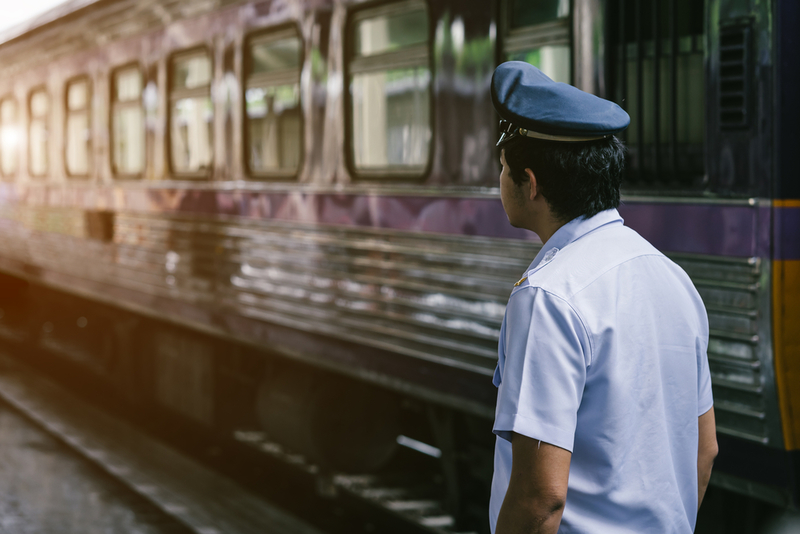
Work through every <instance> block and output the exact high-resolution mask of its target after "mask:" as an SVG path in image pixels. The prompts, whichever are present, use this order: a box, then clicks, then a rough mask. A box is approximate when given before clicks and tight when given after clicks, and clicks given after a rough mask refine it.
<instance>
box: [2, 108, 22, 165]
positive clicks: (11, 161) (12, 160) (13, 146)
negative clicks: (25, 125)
mask: <svg viewBox="0 0 800 534" xmlns="http://www.w3.org/2000/svg"><path fill="white" fill-rule="evenodd" d="M18 164H19V118H18V116H17V101H16V100H14V99H13V98H4V99H3V100H0V173H2V174H3V177H4V178H10V177H12V176H14V175H15V174H16V173H17V165H18Z"/></svg>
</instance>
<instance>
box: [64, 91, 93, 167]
mask: <svg viewBox="0 0 800 534" xmlns="http://www.w3.org/2000/svg"><path fill="white" fill-rule="evenodd" d="M65 150H66V158H65V159H66V163H67V174H69V175H70V176H87V175H88V174H89V161H90V153H91V114H90V111H89V80H88V79H87V78H81V79H78V80H73V81H71V82H70V83H68V84H67V124H66V146H65Z"/></svg>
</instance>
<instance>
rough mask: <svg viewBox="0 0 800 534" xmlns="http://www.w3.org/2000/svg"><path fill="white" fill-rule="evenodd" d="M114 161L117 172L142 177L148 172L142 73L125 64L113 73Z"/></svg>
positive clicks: (112, 129)
mask: <svg viewBox="0 0 800 534" xmlns="http://www.w3.org/2000/svg"><path fill="white" fill-rule="evenodd" d="M112 83H113V87H112V91H111V96H112V116H111V136H112V140H111V154H112V158H111V162H112V166H113V168H114V174H115V175H116V176H118V177H122V176H129V177H132V176H139V175H141V173H142V172H143V171H144V156H145V154H144V146H145V141H144V114H143V111H142V73H141V71H140V70H139V68H138V67H136V66H132V67H123V68H121V69H119V70H117V71H115V72H114V74H113V76H112Z"/></svg>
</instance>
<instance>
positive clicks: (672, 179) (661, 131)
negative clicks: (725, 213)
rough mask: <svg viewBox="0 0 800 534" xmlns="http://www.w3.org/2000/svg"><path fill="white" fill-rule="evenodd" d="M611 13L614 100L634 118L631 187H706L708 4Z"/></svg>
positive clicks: (688, 2)
mask: <svg viewBox="0 0 800 534" xmlns="http://www.w3.org/2000/svg"><path fill="white" fill-rule="evenodd" d="M632 4H633V5H632ZM609 8H610V10H609V16H610V20H609V22H610V36H611V42H610V43H609V44H610V45H611V46H610V49H611V51H612V52H611V54H610V57H611V61H610V71H611V72H610V76H609V78H610V81H611V84H609V85H610V86H611V92H610V94H611V95H612V98H613V100H614V101H616V102H617V103H618V104H619V105H620V106H622V107H623V108H624V109H625V110H626V111H627V112H628V114H629V115H630V116H631V125H630V127H629V128H628V130H627V131H626V132H625V133H624V137H625V140H626V144H627V146H628V155H629V158H630V161H629V164H628V165H627V168H626V172H627V176H626V183H627V185H628V187H629V188H631V187H635V188H642V187H644V188H651V187H653V186H661V185H669V184H673V185H676V186H679V187H681V188H686V187H691V188H698V187H699V188H703V187H705V182H704V175H705V127H704V125H705V70H704V65H703V55H704V41H705V32H704V18H705V17H704V12H703V2H694V1H692V0H673V1H671V2H656V1H655V0H642V1H641V2H636V3H631V2H622V1H621V0H615V1H612V2H610V5H609Z"/></svg>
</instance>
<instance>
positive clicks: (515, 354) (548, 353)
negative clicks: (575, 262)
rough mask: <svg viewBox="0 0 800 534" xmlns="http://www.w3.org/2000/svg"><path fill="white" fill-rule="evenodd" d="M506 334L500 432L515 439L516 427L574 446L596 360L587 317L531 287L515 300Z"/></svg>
mask: <svg viewBox="0 0 800 534" xmlns="http://www.w3.org/2000/svg"><path fill="white" fill-rule="evenodd" d="M503 336H504V337H503V339H502V340H501V343H502V344H503V345H504V353H505V362H504V365H503V371H502V382H501V383H500V386H499V388H498V392H497V410H496V414H495V423H494V428H493V430H494V433H495V434H497V435H498V436H499V437H501V438H503V439H506V440H509V441H510V439H511V433H512V432H516V433H517V434H522V435H524V436H527V437H529V438H532V439H537V440H541V441H544V442H546V443H550V444H552V445H555V446H557V447H561V448H563V449H566V450H568V451H572V447H573V442H574V438H575V426H576V423H577V418H578V408H579V407H580V404H581V399H582V397H583V388H584V385H585V384H586V371H587V365H588V362H590V361H591V357H590V356H591V354H590V344H589V338H588V336H587V334H586V329H585V327H584V325H583V322H582V321H581V319H580V317H579V316H578V314H577V313H576V312H575V310H573V308H572V307H571V306H570V305H569V304H568V303H567V302H566V301H565V300H563V299H561V298H559V297H557V296H555V295H552V294H551V293H548V292H547V291H545V290H543V289H541V288H535V287H527V288H524V289H523V290H520V291H517V292H515V293H514V294H513V295H512V297H511V299H510V300H509V303H508V307H507V310H506V319H505V331H504V332H503Z"/></svg>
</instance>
